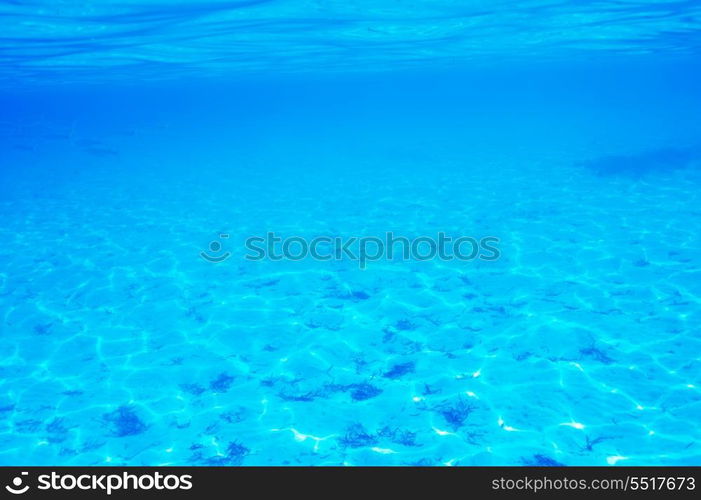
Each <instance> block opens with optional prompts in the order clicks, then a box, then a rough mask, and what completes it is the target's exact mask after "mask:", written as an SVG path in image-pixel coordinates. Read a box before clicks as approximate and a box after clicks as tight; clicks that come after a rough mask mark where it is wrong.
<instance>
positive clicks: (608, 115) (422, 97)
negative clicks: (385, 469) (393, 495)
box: [0, 1, 701, 465]
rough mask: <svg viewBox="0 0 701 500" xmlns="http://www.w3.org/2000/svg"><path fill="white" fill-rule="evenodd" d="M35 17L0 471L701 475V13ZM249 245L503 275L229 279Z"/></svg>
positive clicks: (311, 270) (379, 267) (21, 137)
mask: <svg viewBox="0 0 701 500" xmlns="http://www.w3.org/2000/svg"><path fill="white" fill-rule="evenodd" d="M32 5H33V6H32ZM32 5H30V6H26V5H25V6H19V5H15V4H10V5H5V6H3V7H2V9H4V12H5V13H11V14H12V15H13V16H14V17H11V18H5V21H2V22H3V23H4V24H3V26H6V27H8V30H9V31H4V38H3V40H2V42H1V43H2V44H3V48H4V49H5V50H3V55H2V58H3V60H4V61H5V64H4V65H3V69H2V70H0V80H1V81H2V82H4V83H3V85H4V86H3V89H4V91H3V94H2V97H0V109H2V115H1V119H0V214H1V215H2V217H1V218H0V238H1V239H2V241H3V245H2V246H1V247H0V304H2V307H1V308H0V332H1V334H2V337H3V339H4V342H3V343H2V344H0V350H1V352H0V374H1V376H0V463H2V464H26V465H39V464H54V465H55V464H60V465H88V464H101V465H106V464H111V465H122V464H124V465H127V464H128V465H161V464H173V465H186V464H195V465H240V464H243V465H261V464H269V465H279V464H293V465H308V464H309V465H337V464H352V465H384V464H389V465H402V464H422V465H441V464H447V465H495V464H500V465H502V464H504V465H521V464H537V465H557V464H566V465H607V464H608V465H615V464H625V465H672V464H674V465H683V464H695V465H698V464H699V463H701V449H700V448H699V445H698V442H699V439H700V438H701V425H700V424H699V422H701V418H700V417H701V392H700V388H701V380H699V379H700V378H701V377H700V376H701V371H700V365H699V353H700V352H701V337H700V331H699V326H698V325H699V324H700V323H701V321H700V320H701V257H700V256H699V255H700V251H701V236H699V232H698V230H697V228H698V227H699V219H700V218H701V210H700V209H699V208H698V207H699V206H701V203H700V197H701V195H700V191H699V185H700V181H701V164H700V161H699V160H700V158H701V139H700V138H701V134H700V132H701V122H699V120H698V116H699V112H701V95H700V93H699V92H698V88H697V87H698V85H697V82H698V80H699V76H700V75H701V72H700V71H699V67H698V65H696V64H695V63H694V62H693V57H692V56H693V55H697V54H698V49H699V35H698V21H697V18H698V7H696V6H694V4H692V3H684V2H676V3H674V4H671V3H664V2H657V3H644V2H596V3H591V2H586V3H584V2H560V3H557V4H556V3H546V2H541V1H539V2H519V4H518V5H519V6H518V8H514V5H515V4H513V3H512V2H490V3H489V4H487V3H481V2H475V3H474V4H470V6H469V7H465V6H464V2H432V3H431V4H430V6H429V4H427V3H426V4H423V3H420V2H419V3H417V4H415V7H407V6H404V5H400V4H399V3H396V4H395V3H391V4H390V3H387V4H385V3H383V2H373V3H372V5H371V6H368V5H364V4H363V3H361V2H352V3H344V4H335V3H328V4H327V3H324V5H326V6H321V5H320V4H316V3H313V2H248V3H246V2H243V3H239V4H232V3H217V2H214V3H208V4H205V5H204V6H200V5H194V4H192V5H186V4H183V5H182V6H179V7H173V6H166V5H165V4H163V5H159V4H156V3H153V4H149V6H147V7H143V6H138V5H137V4H134V5H133V6H132V7H130V6H126V7H125V6H124V5H123V4H120V5H122V7H119V8H118V7H109V6H104V7H100V8H99V9H98V8H93V9H97V10H92V11H88V10H75V11H74V10H71V8H69V7H67V6H61V7H50V6H45V5H39V4H32ZM328 5H330V7H329V6H328ZM82 9H85V8H82ZM8 19H10V20H13V21H12V22H10V20H8ZM17 21H22V22H21V23H20V22H17ZM30 39H31V40H30ZM25 42H30V43H25ZM127 42H130V43H127ZM131 42H133V43H131ZM186 48H187V50H185V49H186ZM282 54H284V56H283V55H282ZM376 69H377V70H380V69H381V71H373V70H376ZM156 80H158V81H156ZM49 82H52V85H51V86H49V85H47V84H48V83H49ZM57 82H58V83H57ZM269 231H274V232H275V233H276V234H279V235H281V236H282V237H290V236H302V237H305V238H307V239H310V238H313V237H315V236H322V235H325V236H332V237H333V236H342V237H346V238H347V237H351V236H356V237H361V236H383V235H384V234H385V233H386V232H388V231H392V232H394V233H395V234H396V235H401V236H405V237H407V238H416V237H419V236H424V235H425V236H431V237H435V236H436V234H437V233H438V232H445V233H447V234H450V235H453V236H473V237H477V238H479V237H483V236H494V237H497V238H499V251H500V258H499V259H498V260H495V261H484V260H479V259H478V260H473V261H469V262H463V261H455V260H453V261H444V260H440V259H431V260H425V261H422V260H417V259H413V260H409V261H401V260H387V259H379V260H377V261H373V262H368V263H367V266H366V268H365V269H361V267H360V266H359V263H358V262H354V261H351V260H349V259H343V260H339V261H336V260H332V261H314V260H312V259H309V258H307V259H304V260H301V261H297V262H294V261H288V260H283V261H272V260H263V261H255V262H253V261H249V260H246V259H245V258H244V256H245V254H246V248H245V246H244V240H245V239H246V238H247V237H250V236H259V235H265V233H266V232H269ZM222 234H225V235H228V237H227V238H221V237H220V235H222ZM212 241H219V242H221V245H222V247H221V249H217V251H216V252H214V253H215V254H216V255H224V254H225V252H230V255H229V257H228V258H226V259H225V260H224V261H223V262H221V263H212V262H208V261H207V260H205V259H203V258H202V256H201V255H200V254H201V253H202V252H205V254H209V253H210V252H211V248H210V247H209V245H210V243H211V242H212Z"/></svg>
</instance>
